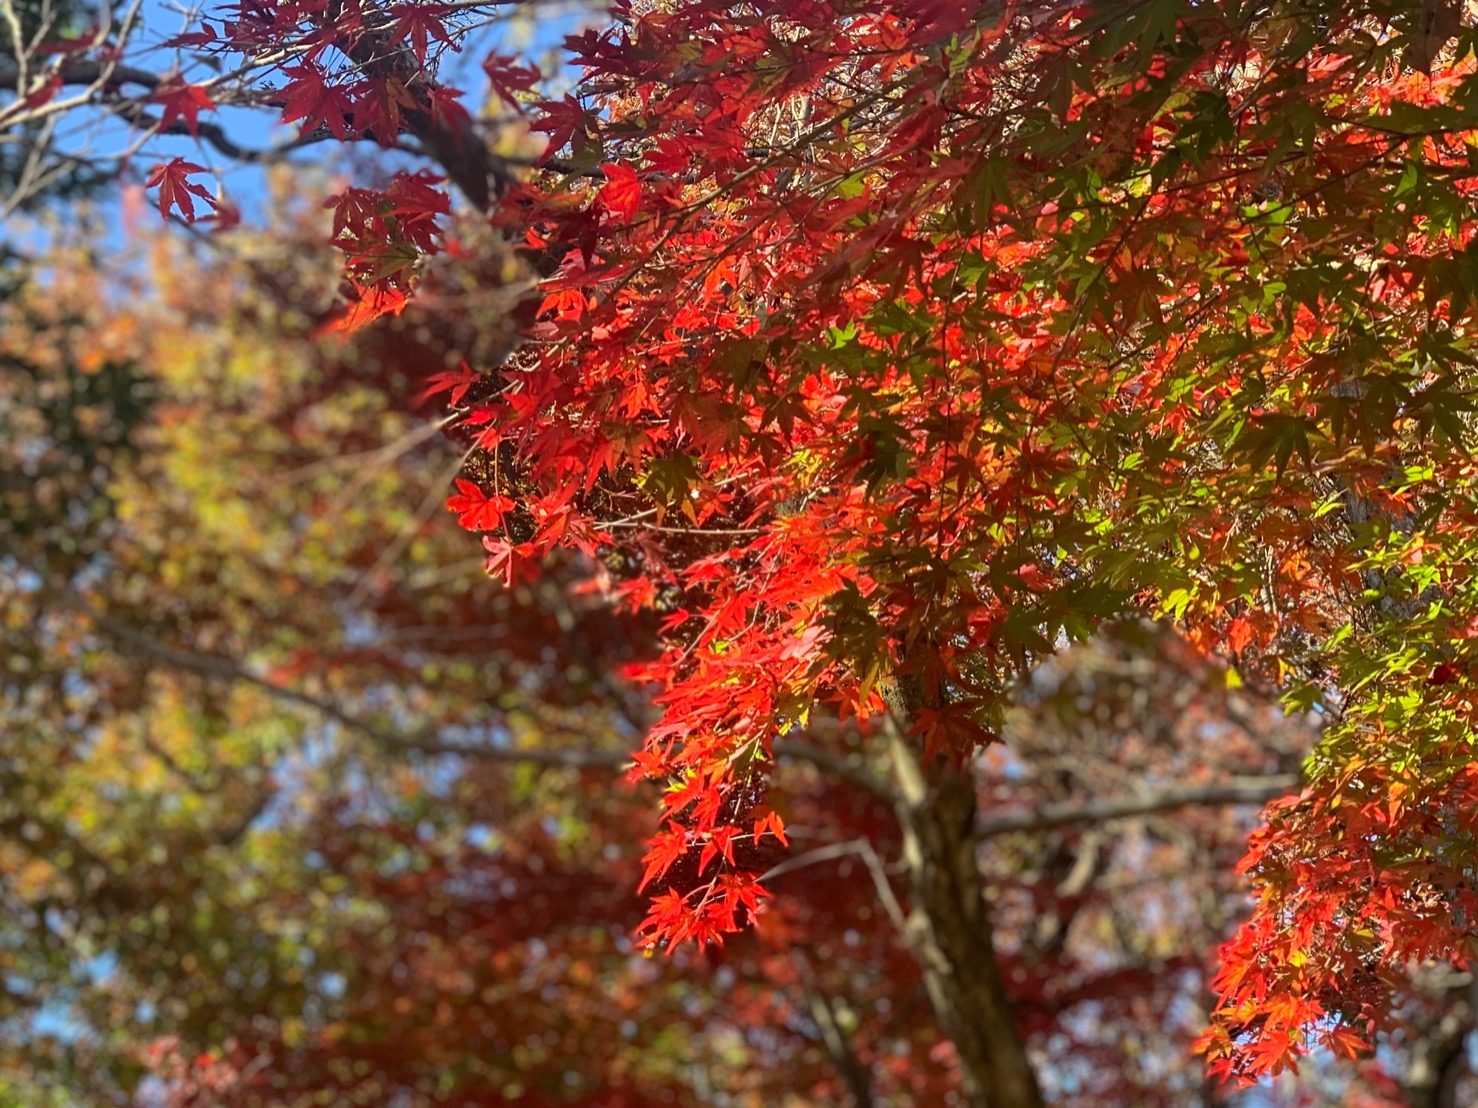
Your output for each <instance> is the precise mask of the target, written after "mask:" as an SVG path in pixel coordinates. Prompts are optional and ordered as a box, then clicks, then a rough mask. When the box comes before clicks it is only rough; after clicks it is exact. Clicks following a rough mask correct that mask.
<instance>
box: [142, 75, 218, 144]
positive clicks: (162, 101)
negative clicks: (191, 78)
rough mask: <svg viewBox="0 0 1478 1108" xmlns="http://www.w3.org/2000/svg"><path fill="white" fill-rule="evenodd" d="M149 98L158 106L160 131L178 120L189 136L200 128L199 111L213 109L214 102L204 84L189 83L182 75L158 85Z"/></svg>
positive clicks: (165, 129) (167, 128) (168, 127)
mask: <svg viewBox="0 0 1478 1108" xmlns="http://www.w3.org/2000/svg"><path fill="white" fill-rule="evenodd" d="M149 100H150V101H151V102H152V103H155V104H158V105H159V106H160V109H161V110H160V113H159V129H160V130H161V131H168V130H169V129H170V127H171V126H173V125H174V123H175V122H176V121H179V122H182V123H183V124H184V127H185V130H186V131H187V132H188V133H189V134H190V135H191V136H193V135H194V134H195V133H196V132H197V131H198V130H199V129H200V113H201V112H209V111H214V110H215V102H214V101H213V100H211V98H210V93H208V92H207V91H206V89H205V86H204V85H192V84H189V83H187V82H186V81H185V79H184V78H183V77H174V78H171V79H170V80H169V81H168V82H167V83H165V84H162V85H160V86H159V87H158V88H157V89H155V90H154V92H153V94H152V95H151V96H150V97H149Z"/></svg>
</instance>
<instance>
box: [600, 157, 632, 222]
mask: <svg viewBox="0 0 1478 1108" xmlns="http://www.w3.org/2000/svg"><path fill="white" fill-rule="evenodd" d="M600 171H601V172H602V173H604V174H605V175H606V183H605V184H604V185H602V186H601V188H600V192H599V193H598V195H599V196H600V202H601V203H602V204H604V205H605V209H606V211H608V212H610V213H611V214H612V215H613V216H615V217H616V218H617V219H619V220H621V221H622V222H623V223H630V222H631V219H632V217H633V216H635V215H636V210H637V208H639V207H640V206H641V182H640V181H639V180H638V179H637V176H636V170H634V169H632V168H631V167H630V166H629V165H617V164H611V165H603V166H601V167H600Z"/></svg>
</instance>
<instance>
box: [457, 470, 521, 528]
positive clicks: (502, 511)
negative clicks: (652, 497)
mask: <svg viewBox="0 0 1478 1108" xmlns="http://www.w3.org/2000/svg"><path fill="white" fill-rule="evenodd" d="M446 506H447V508H448V510H450V511H453V512H456V513H458V515H457V522H458V523H460V524H461V525H462V526H463V527H465V528H467V530H469V531H496V530H497V529H498V528H499V527H500V526H502V524H503V516H504V515H506V514H507V513H508V511H509V510H510V509H511V508H512V507H513V501H512V500H510V499H509V498H508V497H506V496H498V495H496V494H494V495H492V496H489V495H488V494H487V493H485V492H483V491H482V489H481V488H479V487H478V486H477V485H476V484H475V483H474V482H472V481H464V480H462V479H461V478H458V479H457V495H455V496H450V497H448V498H447V502H446Z"/></svg>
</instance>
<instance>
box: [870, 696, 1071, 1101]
mask: <svg viewBox="0 0 1478 1108" xmlns="http://www.w3.org/2000/svg"><path fill="white" fill-rule="evenodd" d="M889 730H890V734H889V736H888V741H889V746H890V748H891V752H892V758H893V765H894V771H895V774H896V777H897V781H898V785H899V790H898V792H899V800H898V805H897V809H898V819H899V823H900V824H901V825H902V828H903V846H904V860H905V861H906V863H907V865H908V871H909V879H910V884H911V904H910V910H909V918H908V930H909V941H910V943H911V944H912V946H913V950H914V954H915V956H916V957H917V958H918V959H919V962H920V964H921V965H922V966H923V970H924V984H925V986H926V988H927V989H928V991H929V999H930V1001H931V1002H932V1004H933V1006H934V1011H935V1013H936V1014H937V1015H938V1017H939V1022H940V1024H941V1025H942V1026H943V1028H944V1032H945V1034H947V1035H948V1036H949V1037H950V1038H951V1039H952V1040H954V1044H955V1049H956V1050H957V1051H958V1052H959V1057H960V1072H961V1074H962V1077H963V1082H964V1091H965V1095H966V1097H967V1098H968V1099H969V1101H970V1103H971V1104H972V1105H975V1106H977V1108H1041V1106H1042V1094H1041V1090H1040V1089H1039V1088H1038V1087H1037V1078H1036V1074H1035V1072H1034V1071H1033V1070H1032V1066H1031V1062H1030V1061H1029V1060H1028V1058H1027V1056H1026V1049H1025V1046H1024V1045H1023V1043H1022V1041H1021V1035H1020V1033H1019V1031H1018V1029H1017V1026H1016V1019H1015V1016H1014V1014H1013V1013H1012V1011H1011V1004H1010V1001H1009V1000H1008V998H1007V996H1006V989H1005V984H1004V982H1003V981H1002V979H1001V971H1000V967H999V966H998V965H997V962H996V952H995V947H994V946H993V945H992V939H991V926H990V920H989V918H988V917H987V915H986V911H985V900H984V897H983V895H982V892H981V877H980V868H979V865H978V864H977V862H976V856H975V851H976V843H977V839H976V832H975V823H976V811H975V786H974V783H973V782H972V781H971V780H970V777H969V774H968V772H967V771H966V772H962V771H960V770H958V769H955V768H953V767H951V766H948V765H944V764H940V763H936V764H934V765H932V766H929V767H924V766H921V765H920V762H919V757H918V753H917V751H916V750H915V749H914V747H915V746H916V744H914V743H910V742H909V741H908V740H906V739H905V737H904V735H903V732H902V729H901V728H900V727H899V726H898V721H897V720H896V719H895V721H894V723H893V725H892V726H891V727H890V728H889Z"/></svg>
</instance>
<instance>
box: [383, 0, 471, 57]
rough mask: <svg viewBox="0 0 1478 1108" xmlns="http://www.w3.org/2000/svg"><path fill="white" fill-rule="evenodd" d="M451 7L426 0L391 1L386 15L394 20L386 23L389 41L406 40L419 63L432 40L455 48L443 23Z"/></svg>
mask: <svg viewBox="0 0 1478 1108" xmlns="http://www.w3.org/2000/svg"><path fill="white" fill-rule="evenodd" d="M452 10H453V9H452V8H451V7H450V6H448V5H446V4H428V3H426V2H425V0H415V2H413V3H400V4H391V5H390V8H389V15H390V17H391V18H392V19H393V20H395V22H394V23H393V24H391V26H390V41H391V42H401V41H404V42H408V43H410V47H411V53H413V54H415V55H416V60H417V61H419V62H422V63H424V62H425V61H426V54H427V51H428V50H430V48H431V43H432V41H433V40H434V41H437V42H444V43H446V44H447V45H448V46H451V47H452V49H454V50H455V49H457V47H456V46H455V45H454V44H453V43H452V38H451V36H450V35H449V34H447V29H446V23H445V20H446V17H447V15H448V14H450V13H451V11H452Z"/></svg>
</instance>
